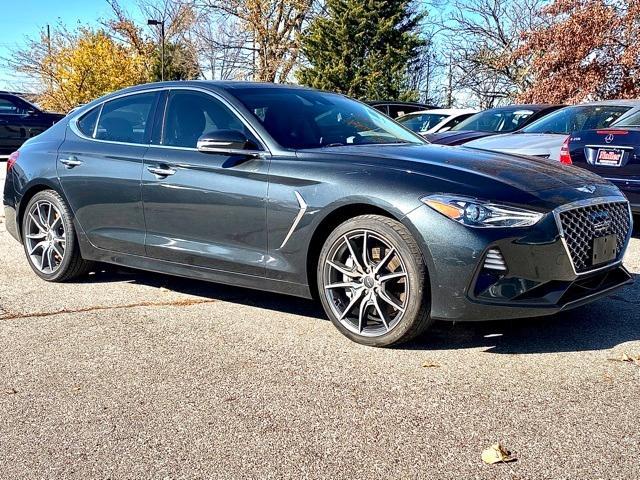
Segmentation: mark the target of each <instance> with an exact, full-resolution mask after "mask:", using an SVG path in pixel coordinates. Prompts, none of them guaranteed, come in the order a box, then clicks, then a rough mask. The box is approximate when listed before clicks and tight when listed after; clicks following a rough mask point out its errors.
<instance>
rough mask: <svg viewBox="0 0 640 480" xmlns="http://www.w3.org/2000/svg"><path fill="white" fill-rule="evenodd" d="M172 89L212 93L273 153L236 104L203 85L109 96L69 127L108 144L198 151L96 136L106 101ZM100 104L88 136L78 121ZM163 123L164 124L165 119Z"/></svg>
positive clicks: (79, 133)
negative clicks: (93, 125)
mask: <svg viewBox="0 0 640 480" xmlns="http://www.w3.org/2000/svg"><path fill="white" fill-rule="evenodd" d="M171 90H191V91H195V92H201V93H205V94H207V95H211V96H212V97H213V98H215V99H216V100H218V101H219V102H221V103H222V104H223V105H224V106H225V107H227V108H228V109H229V110H231V112H232V113H233V114H234V115H235V116H236V117H238V119H239V120H240V121H241V122H242V124H243V125H244V126H245V127H247V128H248V129H249V131H251V133H252V134H253V135H254V136H255V137H256V139H257V140H258V142H260V146H261V147H262V149H263V150H264V152H265V153H268V154H271V150H270V149H269V147H268V145H267V142H265V141H264V139H263V138H262V137H261V136H260V134H259V133H258V132H257V131H256V129H255V128H254V127H253V125H251V123H250V122H249V121H247V119H246V118H245V117H244V115H242V113H240V112H239V111H238V109H237V108H236V107H235V106H234V105H232V104H231V103H230V102H229V101H228V100H227V99H226V98H224V97H223V96H222V95H220V94H219V93H216V92H214V91H212V90H208V89H206V88H201V87H186V86H185V87H180V86H164V87H155V88H148V89H143V90H136V91H135V92H126V93H122V94H120V95H115V96H113V97H109V98H107V99H105V100H103V101H102V102H101V103H100V104H98V105H95V106H94V107H93V108H91V109H89V110H87V111H86V112H83V114H82V115H78V116H76V117H75V118H72V119H71V120H69V128H70V129H71V131H72V132H73V133H74V134H76V135H77V136H78V137H80V138H82V139H84V140H89V141H92V142H100V143H108V144H115V145H130V146H136V147H140V146H143V147H166V148H177V149H180V150H195V151H198V149H197V148H188V147H171V146H169V145H157V144H153V143H150V142H149V143H130V142H118V141H114V140H101V139H98V138H94V137H95V135H96V133H97V130H98V123H99V122H100V117H101V116H102V109H103V107H104V104H105V103H107V102H110V101H112V100H117V99H119V98H124V97H130V96H132V95H140V94H143V93H152V92H162V91H168V92H171ZM98 106H99V107H100V113H99V114H98V118H97V119H96V126H95V127H94V130H93V136H92V137H88V136H86V135H85V134H84V133H82V132H81V131H80V129H79V128H78V125H77V123H78V121H79V120H80V118H81V117H83V116H84V115H85V114H86V113H88V112H90V111H91V110H93V109H94V108H98ZM162 123H163V125H164V121H163V122H162Z"/></svg>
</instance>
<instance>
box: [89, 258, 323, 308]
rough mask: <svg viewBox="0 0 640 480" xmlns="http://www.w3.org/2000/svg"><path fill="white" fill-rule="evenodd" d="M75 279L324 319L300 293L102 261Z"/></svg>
mask: <svg viewBox="0 0 640 480" xmlns="http://www.w3.org/2000/svg"><path fill="white" fill-rule="evenodd" d="M77 282H78V283H109V282H130V283H137V284H141V285H147V286H151V287H157V288H166V289H168V290H171V291H173V292H177V293H183V294H185V295H194V296H198V297H202V298H207V299H211V300H220V301H223V302H230V303H240V304H243V305H249V306H253V307H258V308H265V309H267V310H274V311H278V312H283V313H291V314H294V315H303V316H306V317H311V318H318V319H322V320H327V317H326V316H325V314H324V312H323V310H322V307H321V306H320V304H319V303H318V302H314V301H313V300H307V299H304V298H300V297H293V296H288V295H281V294H278V293H271V292H267V291H263V290H251V289H248V288H242V287H235V286H229V285H223V284H219V283H211V282H206V281H202V280H192V279H189V278H182V277H174V276H171V275H164V274H160V273H153V272H145V271H142V270H133V269H128V268H124V267H118V266H115V265H103V266H101V269H100V270H99V271H97V272H92V273H91V274H90V275H88V276H86V277H84V278H83V279H81V280H77Z"/></svg>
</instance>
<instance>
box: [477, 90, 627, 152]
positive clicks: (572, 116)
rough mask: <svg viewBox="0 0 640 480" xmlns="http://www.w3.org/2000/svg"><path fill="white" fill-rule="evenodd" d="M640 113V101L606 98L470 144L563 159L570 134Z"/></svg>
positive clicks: (600, 126) (490, 148) (617, 122)
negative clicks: (563, 147)
mask: <svg viewBox="0 0 640 480" xmlns="http://www.w3.org/2000/svg"><path fill="white" fill-rule="evenodd" d="M639 112H640V100H605V101H601V102H591V103H583V104H580V105H573V106H571V107H565V108H561V109H560V110H557V111H555V112H553V113H551V114H549V115H547V116H545V117H543V118H541V119H540V120H538V121H536V122H533V123H532V124H530V125H528V126H526V127H524V128H523V129H521V130H518V131H516V132H513V133H506V134H503V135H495V136H491V137H485V138H479V139H477V140H472V141H471V142H467V143H466V144H465V146H466V147H472V148H478V149H482V150H491V151H496V152H505V153H513V154H519V155H532V156H535V157H542V158H550V159H552V160H560V149H561V147H562V144H563V143H564V141H565V139H566V138H567V135H569V133H571V132H575V131H579V130H590V129H597V128H607V127H610V126H612V125H616V124H619V123H624V120H625V119H626V118H629V117H631V116H632V115H635V114H638V113H639Z"/></svg>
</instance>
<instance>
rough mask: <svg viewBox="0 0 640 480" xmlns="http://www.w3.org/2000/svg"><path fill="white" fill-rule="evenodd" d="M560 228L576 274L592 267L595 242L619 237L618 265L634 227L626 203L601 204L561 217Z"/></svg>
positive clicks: (582, 208) (562, 213)
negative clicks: (605, 237) (598, 238)
mask: <svg viewBox="0 0 640 480" xmlns="http://www.w3.org/2000/svg"><path fill="white" fill-rule="evenodd" d="M560 224H561V225H562V230H563V232H564V237H565V240H566V242H567V247H568V248H569V253H570V254H571V260H572V261H573V265H574V267H575V269H576V272H578V273H580V272H585V271H587V270H589V269H590V268H591V267H592V266H593V263H592V260H593V239H594V238H596V237H604V236H605V235H611V234H616V235H617V236H618V238H617V255H616V261H617V260H619V259H620V257H621V256H622V253H623V252H622V250H623V248H624V244H625V241H626V239H627V235H628V233H629V227H630V224H631V221H630V216H629V207H628V205H627V203H626V202H614V203H601V204H596V205H589V206H586V207H580V208H574V209H572V210H567V211H566V212H561V213H560Z"/></svg>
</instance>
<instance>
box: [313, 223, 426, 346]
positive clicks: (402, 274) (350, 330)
mask: <svg viewBox="0 0 640 480" xmlns="http://www.w3.org/2000/svg"><path fill="white" fill-rule="evenodd" d="M317 280H318V282H317V283H318V289H319V293H320V299H321V301H322V305H323V307H324V309H325V311H326V312H327V315H328V316H329V318H330V319H331V321H332V322H333V323H334V325H335V326H336V327H337V328H338V330H340V332H342V333H343V334H344V335H346V336H347V337H349V338H350V339H352V340H354V341H356V342H358V343H362V344H364V345H370V346H376V347H386V346H391V345H396V344H399V343H403V342H406V341H408V340H411V339H412V338H414V337H416V336H417V335H419V334H420V333H422V332H423V331H424V330H425V329H426V328H427V327H428V326H429V325H430V324H431V323H432V319H431V317H430V315H429V292H428V284H427V274H426V268H425V265H424V261H423V259H422V255H421V254H420V249H419V247H418V245H417V244H416V242H415V240H414V239H413V237H412V235H411V233H410V232H409V230H408V229H407V228H406V227H405V226H404V225H402V223H400V222H398V221H396V220H394V219H391V218H387V217H384V216H381V215H362V216H359V217H355V218H352V219H350V220H347V221H346V222H344V223H342V224H341V225H339V226H338V227H337V228H336V229H335V230H334V231H333V232H332V233H331V234H330V235H329V237H328V238H327V240H326V241H325V244H324V247H323V248H322V251H321V252H320V259H319V265H318V278H317Z"/></svg>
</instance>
